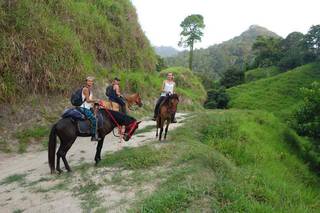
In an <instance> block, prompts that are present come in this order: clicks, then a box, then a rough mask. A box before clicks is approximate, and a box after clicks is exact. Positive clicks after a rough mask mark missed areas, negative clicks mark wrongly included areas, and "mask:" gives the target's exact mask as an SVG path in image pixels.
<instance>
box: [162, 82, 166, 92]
mask: <svg viewBox="0 0 320 213" xmlns="http://www.w3.org/2000/svg"><path fill="white" fill-rule="evenodd" d="M165 83H166V81H165V80H164V81H163V83H162V87H161V92H166V91H165V90H164V87H165Z"/></svg>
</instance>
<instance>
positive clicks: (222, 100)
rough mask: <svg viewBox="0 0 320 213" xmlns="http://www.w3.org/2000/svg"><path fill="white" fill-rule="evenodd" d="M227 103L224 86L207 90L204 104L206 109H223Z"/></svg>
mask: <svg viewBox="0 0 320 213" xmlns="http://www.w3.org/2000/svg"><path fill="white" fill-rule="evenodd" d="M228 103H229V96H228V94H227V93H226V91H225V89H224V88H219V89H211V90H209V91H208V99H207V101H206V102H205V104H204V107H205V108H207V109H225V108H227V106H228Z"/></svg>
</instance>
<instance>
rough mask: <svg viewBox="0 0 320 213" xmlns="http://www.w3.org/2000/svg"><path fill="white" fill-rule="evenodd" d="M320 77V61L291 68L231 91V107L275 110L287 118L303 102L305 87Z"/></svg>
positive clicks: (229, 91) (277, 113) (280, 115)
mask: <svg viewBox="0 0 320 213" xmlns="http://www.w3.org/2000/svg"><path fill="white" fill-rule="evenodd" d="M319 79H320V64H319V63H313V64H307V65H304V66H301V67H298V68H295V69H293V70H291V71H288V72H285V73H282V74H279V75H276V76H273V77H270V78H265V79H261V80H257V81H254V82H250V83H247V84H243V85H240V86H237V87H233V88H230V89H228V90H227V93H228V94H229V95H230V98H231V101H230V103H229V106H230V107H232V108H238V109H258V110H266V111H268V112H273V113H274V114H275V115H276V116H279V117H280V118H282V119H284V120H287V119H288V118H290V116H291V114H292V112H293V111H294V110H295V109H296V108H297V107H298V106H299V104H300V103H301V101H302V98H303V97H302V94H301V93H300V88H301V87H308V86H309V85H310V84H311V83H312V82H314V81H316V80H319Z"/></svg>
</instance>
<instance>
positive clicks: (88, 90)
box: [79, 76, 101, 141]
mask: <svg viewBox="0 0 320 213" xmlns="http://www.w3.org/2000/svg"><path fill="white" fill-rule="evenodd" d="M93 81H94V78H93V77H90V76H89V77H87V78H86V85H85V86H84V87H83V88H82V101H83V103H82V105H81V106H80V108H79V109H80V111H81V112H82V113H83V114H84V115H85V116H86V117H87V118H88V119H89V121H90V123H91V135H92V137H91V141H99V140H101V139H100V138H99V136H98V132H97V119H96V117H95V114H94V112H92V111H91V110H92V108H93V104H95V103H98V102H99V100H98V99H93V93H92V87H93Z"/></svg>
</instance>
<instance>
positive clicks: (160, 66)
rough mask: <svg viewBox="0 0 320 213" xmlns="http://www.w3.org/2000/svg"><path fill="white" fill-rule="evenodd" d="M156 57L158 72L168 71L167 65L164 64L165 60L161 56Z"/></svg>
mask: <svg viewBox="0 0 320 213" xmlns="http://www.w3.org/2000/svg"><path fill="white" fill-rule="evenodd" d="M156 56H157V64H156V70H157V71H158V72H160V71H161V70H164V69H166V68H167V65H166V63H165V62H164V59H163V58H162V57H161V56H160V55H156Z"/></svg>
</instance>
